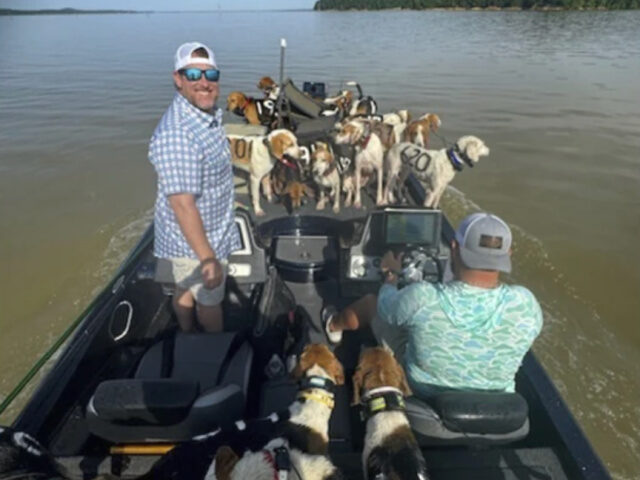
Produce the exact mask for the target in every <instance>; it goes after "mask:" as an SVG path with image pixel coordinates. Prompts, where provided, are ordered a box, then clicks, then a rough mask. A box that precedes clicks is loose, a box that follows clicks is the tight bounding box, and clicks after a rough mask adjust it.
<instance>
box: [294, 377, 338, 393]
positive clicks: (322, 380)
mask: <svg viewBox="0 0 640 480" xmlns="http://www.w3.org/2000/svg"><path fill="white" fill-rule="evenodd" d="M299 385H300V390H311V389H314V388H319V389H322V390H326V391H327V392H329V393H333V392H334V388H335V386H336V384H335V383H333V382H332V381H331V380H330V379H328V378H326V377H321V376H319V375H310V376H308V377H304V378H303V379H302V380H300V383H299Z"/></svg>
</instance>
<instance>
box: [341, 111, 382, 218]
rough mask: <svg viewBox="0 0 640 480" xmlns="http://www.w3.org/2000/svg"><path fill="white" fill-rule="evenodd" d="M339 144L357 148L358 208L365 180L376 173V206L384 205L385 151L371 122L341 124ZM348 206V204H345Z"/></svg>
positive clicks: (356, 198)
mask: <svg viewBox="0 0 640 480" xmlns="http://www.w3.org/2000/svg"><path fill="white" fill-rule="evenodd" d="M335 142H336V143H338V144H343V145H344V144H349V145H354V146H355V147H356V154H355V175H354V177H355V178H354V179H355V182H354V183H355V201H354V206H355V207H356V208H360V207H362V200H361V195H360V190H361V188H362V187H363V186H364V181H363V178H364V177H365V176H369V175H370V174H371V173H373V172H374V171H375V172H376V173H377V177H378V185H377V190H376V205H382V204H383V201H384V197H383V195H382V177H383V158H384V150H383V147H382V142H380V138H379V137H378V135H376V134H375V133H374V132H372V130H371V126H370V125H369V122H366V121H361V120H348V121H346V122H344V123H343V124H341V127H340V129H339V131H338V133H337V134H336V136H335ZM345 205H346V203H345Z"/></svg>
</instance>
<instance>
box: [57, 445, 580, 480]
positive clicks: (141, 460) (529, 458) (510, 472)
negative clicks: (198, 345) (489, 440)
mask: <svg viewBox="0 0 640 480" xmlns="http://www.w3.org/2000/svg"><path fill="white" fill-rule="evenodd" d="M423 453H424V456H425V459H426V461H427V465H428V467H429V473H430V478H431V480H463V479H464V480H467V479H469V478H473V479H474V480H566V479H567V478H568V477H567V476H566V475H565V473H564V472H563V470H562V466H561V464H560V461H559V460H558V458H557V456H556V455H555V453H554V452H553V450H552V449H551V448H522V449H509V448H503V449H497V450H477V451H472V450H463V449H437V450H425V451H424V452H423ZM158 458H159V457H158V456H152V455H150V456H129V457H126V458H124V457H117V456H109V455H107V456H95V457H91V456H72V457H58V458H57V460H58V461H59V462H60V463H61V464H62V465H64V467H65V468H66V469H67V471H68V472H69V473H70V474H71V476H72V478H78V479H81V478H94V476H97V475H116V477H115V478H134V477H136V476H139V475H142V474H144V473H146V472H147V471H148V470H149V468H150V467H151V465H153V463H155V462H156V461H157V460H158ZM331 458H332V460H333V461H334V462H335V463H336V464H337V465H339V466H340V468H341V469H342V471H343V473H344V474H345V477H346V478H349V479H353V480H361V479H362V478H363V477H362V466H361V461H362V460H361V458H362V457H361V453H360V452H354V453H339V452H332V453H331ZM108 478H113V477H108Z"/></svg>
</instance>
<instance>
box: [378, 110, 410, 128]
mask: <svg viewBox="0 0 640 480" xmlns="http://www.w3.org/2000/svg"><path fill="white" fill-rule="evenodd" d="M410 121H411V113H410V112H409V110H398V111H396V112H390V113H384V114H382V122H383V123H386V124H387V125H401V124H404V125H406V124H408V123H409V122H410Z"/></svg>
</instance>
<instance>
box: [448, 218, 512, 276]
mask: <svg viewBox="0 0 640 480" xmlns="http://www.w3.org/2000/svg"><path fill="white" fill-rule="evenodd" d="M456 241H457V242H458V245H460V256H461V257H462V261H463V262H464V264H465V266H466V267H468V268H471V269H473V270H494V271H500V272H506V273H509V272H511V256H510V254H509V252H510V250H511V241H512V237H511V229H510V228H509V225H507V224H506V223H505V222H504V221H503V220H502V219H500V218H498V217H496V216H495V215H491V214H490V213H473V214H471V215H469V216H468V217H466V218H465V219H464V220H462V222H461V223H460V226H459V227H458V230H457V231H456Z"/></svg>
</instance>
